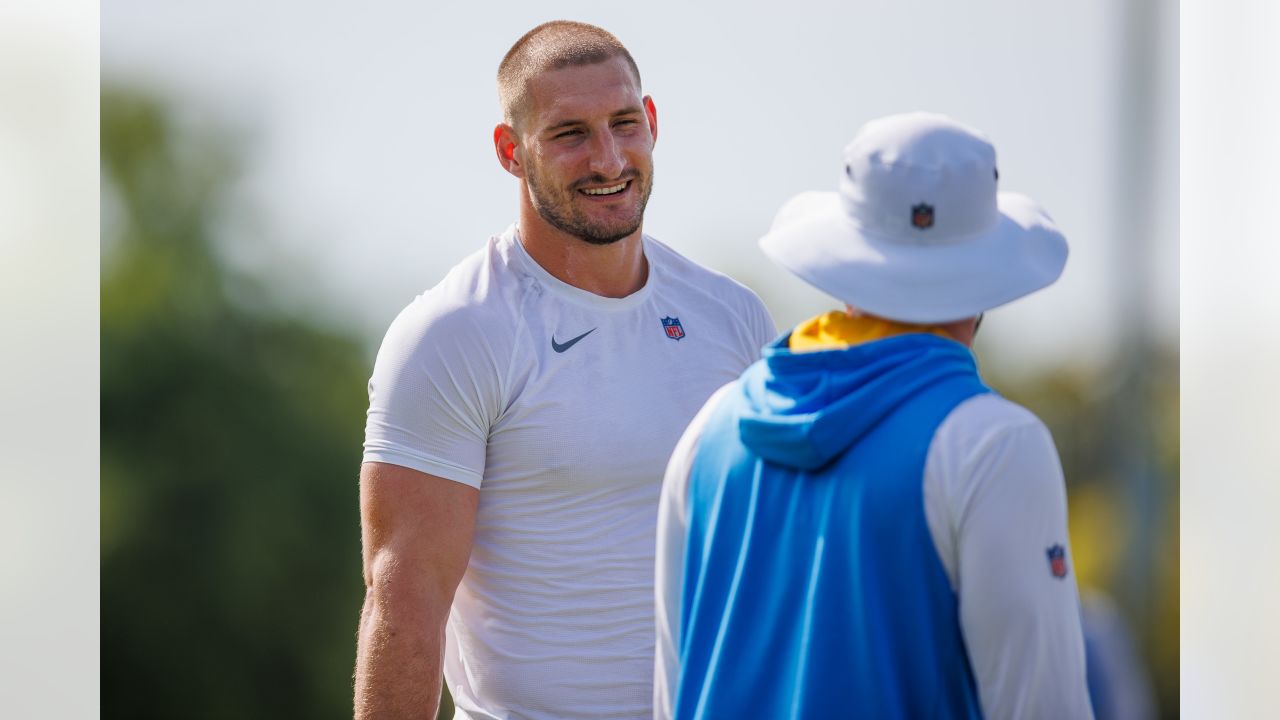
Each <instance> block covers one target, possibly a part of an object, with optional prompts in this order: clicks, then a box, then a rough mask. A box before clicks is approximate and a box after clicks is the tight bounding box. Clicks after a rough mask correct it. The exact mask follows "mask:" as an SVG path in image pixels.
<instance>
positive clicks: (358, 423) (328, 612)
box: [101, 89, 368, 718]
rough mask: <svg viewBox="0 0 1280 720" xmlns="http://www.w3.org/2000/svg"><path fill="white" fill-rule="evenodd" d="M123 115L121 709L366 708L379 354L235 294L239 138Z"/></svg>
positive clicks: (116, 286)
mask: <svg viewBox="0 0 1280 720" xmlns="http://www.w3.org/2000/svg"><path fill="white" fill-rule="evenodd" d="M101 113H102V115H101V123H102V125H101V127H102V131H101V132H102V136H101V140H102V173H103V182H104V186H109V188H110V190H111V192H112V194H113V199H114V200H115V201H116V202H118V205H119V207H118V208H116V211H117V213H118V215H119V217H117V218H115V220H116V222H115V223H114V224H113V225H114V227H113V228H112V234H113V237H111V238H110V239H109V242H108V243H107V245H104V247H105V248H106V249H107V250H108V252H106V253H105V256H104V258H103V277H102V317H101V333H102V336H101V337H102V358H101V361H102V378H101V380H102V417H101V423H102V434H101V440H102V459H101V462H102V494H101V497H102V647H103V662H102V708H103V716H104V717H108V718H111V717H128V718H149V717H155V718H249V717H264V718H266V717H271V718H282V717H298V718H302V717H305V718H323V717H334V718H337V717H350V714H351V710H350V708H351V671H352V667H353V659H354V631H355V627H356V621H357V617H358V613H359V608H360V603H361V601H362V597H363V589H364V588H363V583H362V581H361V575H360V544H359V543H360V533H359V515H358V511H357V483H356V475H357V471H358V468H359V462H360V438H361V429H362V419H363V416H364V409H365V405H366V398H365V382H366V378H367V377H368V364H367V359H366V358H365V357H364V355H365V352H364V351H363V350H362V349H361V347H360V345H359V344H358V343H357V342H356V341H354V340H352V339H350V338H347V337H342V336H340V335H337V334H334V333H333V332H330V331H327V330H324V329H321V328H317V327H313V326H311V325H309V324H307V323H305V322H303V321H300V320H296V319H292V318H291V317H290V316H289V315H288V314H287V313H283V312H281V311H276V310H272V309H271V308H258V309H256V310H250V309H246V308H244V307H242V306H243V305H244V303H243V302H235V301H234V299H233V298H232V297H231V293H230V292H229V291H228V288H229V287H232V286H240V285H244V284H246V283H249V284H251V281H249V280H246V279H244V278H238V277H235V276H234V274H233V273H230V272H229V271H228V270H227V269H225V268H224V267H223V265H222V264H221V263H220V261H219V259H218V257H217V254H216V253H215V252H214V249H213V245H212V242H211V235H212V234H213V228H214V227H215V224H216V217H217V212H218V211H219V203H220V202H221V201H222V196H221V193H222V191H223V190H224V188H225V187H226V182H227V180H228V179H229V177H230V175H231V173H232V171H233V169H234V168H233V166H232V164H231V162H230V160H231V157H230V156H229V155H228V154H226V153H225V152H224V147H223V146H222V145H221V144H219V143H218V142H217V141H215V140H214V139H210V138H198V137H188V136H185V135H183V136H181V137H179V135H180V133H179V132H178V131H176V130H175V128H174V126H173V124H172V122H171V121H170V118H169V116H168V115H167V114H166V112H165V111H164V110H163V109H162V108H161V107H160V106H159V105H157V104H156V103H155V102H153V101H151V100H149V99H147V98H145V97H143V96H139V95H136V94H133V93H130V92H127V91H124V90H119V89H106V90H104V92H103V95H102V106H101Z"/></svg>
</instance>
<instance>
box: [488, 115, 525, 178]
mask: <svg viewBox="0 0 1280 720" xmlns="http://www.w3.org/2000/svg"><path fill="white" fill-rule="evenodd" d="M516 138H517V136H516V129H515V128H513V127H511V126H510V125H508V124H506V123H499V124H498V126H497V127H495V128H494V129H493V149H494V151H495V152H496V153H497V154H498V162H499V163H500V164H501V165H502V167H503V169H504V170H506V171H507V172H509V173H511V174H512V175H515V176H516V177H518V178H523V177H524V164H523V163H522V162H521V158H520V156H521V155H522V153H520V152H519V143H518V142H516Z"/></svg>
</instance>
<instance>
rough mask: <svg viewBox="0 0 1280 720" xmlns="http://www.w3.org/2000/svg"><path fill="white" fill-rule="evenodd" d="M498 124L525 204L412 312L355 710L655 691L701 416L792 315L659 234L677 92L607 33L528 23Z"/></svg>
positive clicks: (391, 407)
mask: <svg viewBox="0 0 1280 720" xmlns="http://www.w3.org/2000/svg"><path fill="white" fill-rule="evenodd" d="M498 96H499V100H500V103H501V106H502V113H503V121H502V122H501V123H500V124H498V125H497V127H496V129H495V130H494V133H493V142H494V149H495V151H496V154H497V159H498V162H499V163H500V164H501V165H502V167H503V168H504V169H505V170H506V171H507V172H509V173H511V174H512V175H513V176H515V177H516V178H517V179H518V185H519V192H518V202H517V208H516V222H515V223H514V224H513V225H512V226H511V227H508V228H507V229H506V230H505V231H503V232H501V233H500V234H498V235H496V236H494V237H492V238H490V239H489V241H488V242H487V243H486V244H485V246H484V247H483V248H482V249H480V250H479V251H478V252H476V253H475V254H473V255H471V256H470V257H468V258H466V259H465V260H463V261H462V262H461V263H460V264H459V265H457V266H456V267H454V268H453V269H452V270H451V271H450V272H449V273H448V275H447V276H446V277H445V278H444V280H443V281H441V282H440V284H439V285H437V286H436V287H434V288H432V289H431V290H430V291H428V292H426V293H424V294H423V295H421V296H419V297H418V298H416V299H415V300H414V301H413V302H412V303H411V304H410V305H409V306H408V307H407V308H406V309H405V310H404V311H403V312H402V313H401V314H400V315H399V316H398V317H397V318H396V320H395V321H394V322H393V323H392V325H391V328H390V330H388V332H387V335H386V338H385V339H384V341H383V344H382V347H381V349H380V350H379V352H378V357H377V361H376V364H375V367H374V371H373V375H372V378H371V380H370V382H369V412H368V421H367V426H366V431H365V452H364V464H363V466H362V468H361V474H360V507H361V521H362V539H363V544H364V576H365V583H366V585H367V590H366V595H365V603H364V608H363V611H362V613H361V618H360V628H359V636H358V651H357V662H356V676H355V714H356V715H357V716H358V717H361V718H373V717H378V718H383V717H397V718H398V717H423V716H428V715H432V714H434V713H435V712H436V708H437V705H438V702H439V698H440V694H441V689H440V688H441V681H440V678H441V673H442V672H443V674H444V677H445V681H446V682H447V683H448V686H449V690H450V691H451V693H452V696H453V701H454V703H455V707H456V712H457V716H458V717H462V718H499V717H501V718H552V717H554V718H572V717H590V718H640V717H649V716H650V715H651V713H652V674H653V563H654V555H653V553H654V547H655V536H654V532H655V524H656V521H657V502H658V493H659V491H660V488H661V480H662V473H663V469H664V468H665V466H666V461H667V458H668V457H669V456H670V454H671V450H672V448H673V447H674V446H675V443H676V440H677V439H678V438H679V437H680V433H681V432H682V431H683V430H684V428H685V427H686V426H687V425H688V423H689V421H690V419H691V418H692V417H693V415H694V413H696V412H697V410H698V408H699V407H701V405H702V403H703V402H704V401H705V400H706V399H707V397H708V396H709V395H710V394H711V393H712V392H713V391H714V390H715V389H716V388H718V387H720V386H721V385H723V384H724V383H725V382H728V381H729V380H731V379H733V378H734V377H736V376H737V375H738V374H739V373H741V372H742V370H743V369H745V368H746V367H747V366H748V365H749V364H750V363H751V362H752V361H753V360H754V359H755V357H756V356H757V355H758V354H759V351H760V348H761V347H763V346H764V345H765V344H766V343H767V342H769V341H770V340H772V339H773V337H774V336H775V330H774V327H773V322H772V320H771V319H770V318H769V315H768V312H767V311H766V310H765V307H764V305H763V304H762V303H761V302H760V300H759V298H757V297H756V296H755V295H754V294H753V293H752V292H750V291H749V290H747V289H746V288H745V287H743V286H741V285H739V284H738V283H736V282H734V281H732V280H730V279H729V278H727V277H725V276H723V275H720V274H718V273H715V272H712V271H710V270H707V269H705V268H702V267H699V266H698V265H695V264H694V263H692V262H690V261H689V260H686V259H684V258H683V257H681V256H680V255H679V254H677V253H676V252H675V251H674V250H672V249H671V248H669V247H667V246H666V245H664V244H662V243H660V242H658V241H657V240H655V239H653V238H652V237H649V236H647V235H644V234H643V233H642V231H641V220H642V218H643V214H644V208H645V203H646V201H647V200H648V198H649V193H650V190H651V189H652V186H653V161H652V151H653V146H654V141H655V139H656V138H657V134H658V126H657V112H656V110H655V107H654V103H653V101H652V100H651V99H650V98H649V97H647V96H645V95H643V94H642V93H641V89H640V74H639V71H638V70H637V68H636V64H635V62H634V61H633V60H632V58H631V55H630V54H629V53H628V52H627V50H626V48H624V47H623V46H622V45H621V44H620V43H619V42H618V40H617V39H616V38H615V37H614V36H613V35H611V34H609V33H608V32H605V31H604V30H601V29H600V28H596V27H593V26H591V25H584V24H581V23H575V22H551V23H547V24H544V25H540V26H538V27H536V28H534V29H533V30H531V31H529V33H527V34H526V35H525V36H523V37H522V38H520V40H519V41H517V42H516V43H515V45H514V46H513V47H512V48H511V50H510V52H508V53H507V55H506V57H505V58H504V59H503V61H502V63H501V65H500V67H499V69H498Z"/></svg>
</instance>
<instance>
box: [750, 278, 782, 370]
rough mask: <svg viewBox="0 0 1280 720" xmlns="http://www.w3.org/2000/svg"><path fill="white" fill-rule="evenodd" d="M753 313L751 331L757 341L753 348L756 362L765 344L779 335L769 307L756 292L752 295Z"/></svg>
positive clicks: (752, 359)
mask: <svg viewBox="0 0 1280 720" xmlns="http://www.w3.org/2000/svg"><path fill="white" fill-rule="evenodd" d="M751 302H752V313H751V333H752V337H753V339H754V341H755V347H754V348H753V350H754V352H755V354H754V355H753V356H752V358H751V361H752V362H755V361H756V359H758V358H759V357H760V354H761V351H762V350H763V349H764V346H766V345H768V344H769V343H771V342H773V341H774V339H776V338H777V337H778V327H777V326H776V325H774V323H773V317H772V316H770V315H769V310H768V308H766V307H765V305H764V302H763V301H762V300H761V299H760V298H759V297H758V296H757V295H755V294H754V293H752V295H751Z"/></svg>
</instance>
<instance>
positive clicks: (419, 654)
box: [355, 588, 448, 720]
mask: <svg viewBox="0 0 1280 720" xmlns="http://www.w3.org/2000/svg"><path fill="white" fill-rule="evenodd" d="M423 605H424V603H421V602H415V601H412V600H410V599H407V598H403V597H399V598H397V597H395V596H389V594H388V593H386V592H385V591H379V590H377V589H374V588H370V589H369V590H367V591H366V593H365V601H364V607H363V609H362V610H361V613H360V629H359V637H358V640H357V650H356V676H355V717H356V719H357V720H374V719H377V720H383V719H389V718H395V719H396V720H399V719H400V718H434V717H435V716H436V712H437V708H438V707H439V705H440V683H441V674H442V672H443V660H444V628H445V621H446V620H447V618H448V607H447V606H446V607H444V608H443V612H441V611H440V609H439V608H438V607H437V608H430V609H428V610H426V611H425V612H424V611H423V610H420V609H419V610H415V609H414V608H415V607H417V608H422V607H423Z"/></svg>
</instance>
